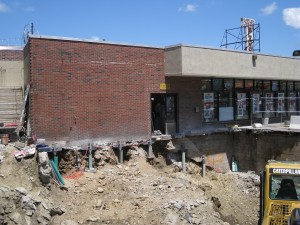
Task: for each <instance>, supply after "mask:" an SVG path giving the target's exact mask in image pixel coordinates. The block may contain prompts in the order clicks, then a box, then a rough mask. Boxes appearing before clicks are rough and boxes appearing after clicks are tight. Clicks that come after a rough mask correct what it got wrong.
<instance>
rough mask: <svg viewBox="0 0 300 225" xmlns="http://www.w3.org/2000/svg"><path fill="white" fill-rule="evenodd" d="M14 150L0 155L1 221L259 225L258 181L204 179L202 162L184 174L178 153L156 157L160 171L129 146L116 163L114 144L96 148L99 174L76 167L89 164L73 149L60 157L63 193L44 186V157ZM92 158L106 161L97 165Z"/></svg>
mask: <svg viewBox="0 0 300 225" xmlns="http://www.w3.org/2000/svg"><path fill="white" fill-rule="evenodd" d="M170 146H171V145H170ZM170 146H169V147H168V148H170V149H171V147H170ZM165 150H166V149H165ZM13 151H15V147H14V146H12V145H8V146H6V147H5V148H4V149H3V150H2V151H0V155H1V156H3V159H5V160H3V161H2V163H0V171H1V177H0V180H1V182H0V224H20V225H23V224H25V225H29V224H32V225H34V224H49V225H50V224H53V225H54V224H58V225H83V224H87V225H89V224H113V225H121V224H127V225H129V224H136V225H138V224H140V225H142V224H149V225H157V224H167V225H169V224H170V225H171V224H172V225H187V224H206V225H218V224H219V225H237V224H243V225H254V224H255V225H256V224H257V210H258V202H259V199H258V194H259V190H258V189H259V177H258V176H257V175H256V174H255V173H253V172H248V173H241V172H238V173H232V172H228V173H225V174H218V173H215V172H214V171H209V170H208V171H207V175H206V177H202V176H201V171H200V168H199V165H196V164H193V163H192V162H187V173H186V174H183V173H182V172H176V171H180V169H178V170H176V169H174V168H176V167H178V168H179V167H180V165H179V164H180V163H179V164H178V166H176V165H177V163H178V162H180V154H177V153H176V152H173V151H170V150H166V152H165V155H164V157H162V156H161V155H159V154H157V156H156V158H155V160H156V162H159V165H160V166H159V167H158V166H157V164H154V165H150V164H149V163H148V162H147V157H146V153H145V152H146V151H145V150H144V149H143V148H141V147H140V146H138V145H134V146H129V147H127V149H126V160H125V162H124V163H123V164H117V163H116V157H115V155H113V154H112V151H113V148H112V147H107V148H106V149H97V150H95V154H94V155H96V157H95V156H94V158H93V166H96V167H97V172H96V173H88V172H83V170H80V169H82V167H83V166H87V165H85V162H86V160H87V159H86V155H85V152H84V151H83V152H79V150H74V149H72V150H69V151H64V152H61V153H60V155H59V156H60V162H59V169H60V171H62V174H63V176H64V179H65V182H66V184H65V186H64V188H61V187H58V186H56V185H51V188H49V187H47V185H45V183H46V184H47V183H48V182H49V183H50V184H52V183H53V179H52V178H51V172H49V171H48V169H49V165H48V164H47V162H48V160H49V153H47V152H41V153H38V157H37V158H38V162H37V161H36V160H35V157H32V158H24V159H22V160H21V161H20V160H19V161H18V160H16V159H15V157H14V156H13ZM96 151H98V152H97V153H96ZM156 153H157V151H156ZM35 154H37V153H35ZM167 154H170V155H169V156H168V157H166V156H167ZM172 154H173V155H172ZM177 156H178V158H177ZM97 157H98V160H99V159H100V160H99V161H98V162H104V163H103V164H101V163H100V164H97V163H98V162H97ZM78 158H80V160H81V161H80V167H77V166H78ZM166 158H168V160H170V161H168V163H167V160H166ZM74 169H79V170H78V171H76V172H78V173H79V172H80V176H76V179H73V177H72V176H69V177H68V175H69V173H71V172H72V171H74ZM39 178H41V181H40V179H39ZM2 181H3V182H2Z"/></svg>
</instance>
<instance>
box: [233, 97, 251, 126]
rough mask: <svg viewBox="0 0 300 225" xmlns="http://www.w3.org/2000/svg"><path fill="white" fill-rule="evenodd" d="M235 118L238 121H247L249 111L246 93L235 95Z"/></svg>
mask: <svg viewBox="0 0 300 225" xmlns="http://www.w3.org/2000/svg"><path fill="white" fill-rule="evenodd" d="M236 101H237V104H236V118H237V119H238V120H240V119H248V118H249V111H248V106H247V105H248V104H247V94H246V93H237V94H236Z"/></svg>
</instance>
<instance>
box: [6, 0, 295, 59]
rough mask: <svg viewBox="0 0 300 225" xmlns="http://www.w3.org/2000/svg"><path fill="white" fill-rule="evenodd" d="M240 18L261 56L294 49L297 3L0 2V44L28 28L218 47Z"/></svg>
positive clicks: (288, 0)
mask: <svg viewBox="0 0 300 225" xmlns="http://www.w3.org/2000/svg"><path fill="white" fill-rule="evenodd" d="M242 17H244V18H252V19H254V20H255V22H256V23H259V24H260V43H261V44H260V48H261V53H265V54H274V55H283V56H291V54H292V52H293V51H294V50H295V49H300V1H299V0H277V1H268V0H251V1H241V0H151V1H150V0H148V1H147V0H88V1H80V0H51V1H49V0H44V1H41V0H23V1H22V0H0V21H1V22H0V25H1V26H0V27H1V32H0V44H5V43H7V42H8V43H12V44H13V43H15V41H14V40H16V39H20V38H22V35H23V31H24V27H26V25H28V24H30V23H33V24H34V28H35V32H36V33H38V34H40V35H50V36H61V37H73V38H82V39H95V40H102V39H105V40H106V41H111V42H121V43H132V44H141V45H150V46H159V47H164V46H169V45H174V44H179V43H184V44H191V45H200V46H210V47H217V48H218V47H220V45H221V43H222V39H223V35H224V32H225V29H230V28H236V27H239V26H240V25H241V22H240V18H242Z"/></svg>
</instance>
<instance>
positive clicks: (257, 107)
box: [251, 93, 262, 118]
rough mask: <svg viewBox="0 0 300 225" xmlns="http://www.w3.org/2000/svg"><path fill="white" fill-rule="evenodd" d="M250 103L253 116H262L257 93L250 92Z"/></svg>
mask: <svg viewBox="0 0 300 225" xmlns="http://www.w3.org/2000/svg"><path fill="white" fill-rule="evenodd" d="M251 99H252V101H251V103H252V115H251V116H253V117H254V118H262V112H261V105H262V104H261V103H262V102H261V98H260V94H259V93H252V95H251Z"/></svg>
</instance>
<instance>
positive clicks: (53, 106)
mask: <svg viewBox="0 0 300 225" xmlns="http://www.w3.org/2000/svg"><path fill="white" fill-rule="evenodd" d="M25 51H26V53H25V57H26V55H28V54H29V55H30V60H29V68H30V69H29V74H30V84H31V93H30V119H31V128H32V134H34V135H36V136H37V138H46V139H47V140H52V141H55V140H57V141H59V140H65V141H75V140H89V139H93V140H95V139H97V140H101V141H103V142H108V141H114V140H126V141H127V140H136V139H144V138H149V137H150V135H151V105H150V94H151V93H159V92H160V89H159V84H160V83H163V82H165V81H164V49H163V48H151V47H142V46H127V45H117V44H109V43H93V42H83V41H75V40H60V39H47V38H31V39H30V40H29V42H28V44H27V46H26V48H25Z"/></svg>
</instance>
